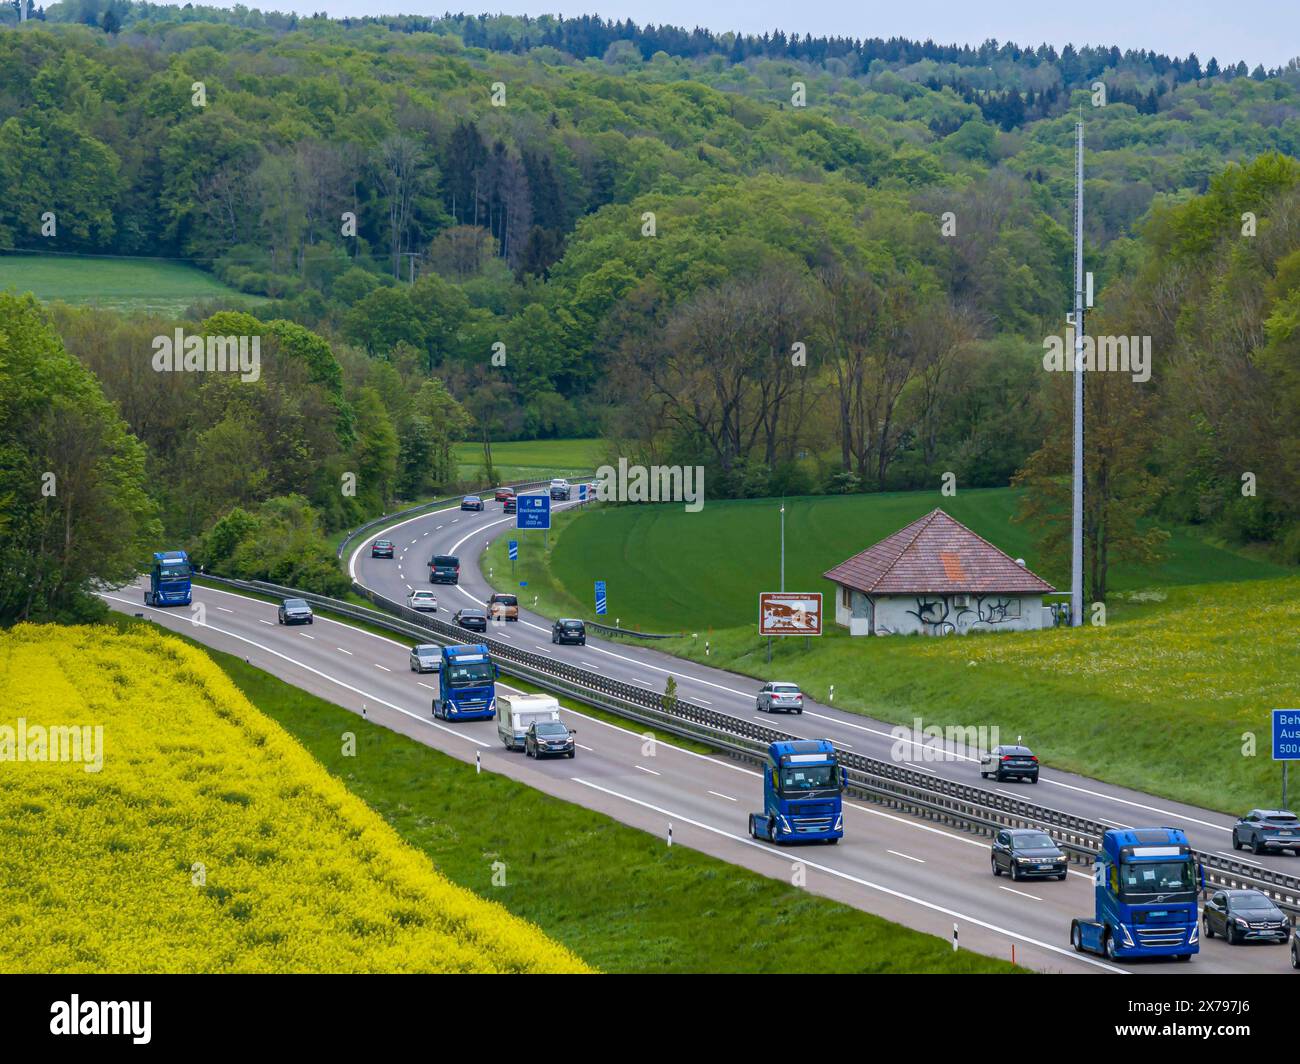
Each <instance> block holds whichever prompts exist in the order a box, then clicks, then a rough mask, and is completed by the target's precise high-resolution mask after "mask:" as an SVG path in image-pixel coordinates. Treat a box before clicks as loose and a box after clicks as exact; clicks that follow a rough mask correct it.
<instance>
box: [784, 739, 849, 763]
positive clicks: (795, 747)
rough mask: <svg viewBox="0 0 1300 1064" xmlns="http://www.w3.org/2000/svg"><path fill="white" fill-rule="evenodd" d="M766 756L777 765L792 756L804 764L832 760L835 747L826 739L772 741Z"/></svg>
mask: <svg viewBox="0 0 1300 1064" xmlns="http://www.w3.org/2000/svg"><path fill="white" fill-rule="evenodd" d="M819 755H820V756H819ZM767 756H768V759H769V760H770V761H772V762H773V763H774V764H777V765H780V764H782V762H784V761H786V760H787V759H789V758H792V757H798V758H799V760H800V762H802V763H804V764H809V765H813V764H817V763H819V762H827V761H834V760H835V747H834V746H832V745H831V743H830V741H829V740H827V739H796V740H795V741H794V742H777V743H772V745H771V746H769V747H768V748H767Z"/></svg>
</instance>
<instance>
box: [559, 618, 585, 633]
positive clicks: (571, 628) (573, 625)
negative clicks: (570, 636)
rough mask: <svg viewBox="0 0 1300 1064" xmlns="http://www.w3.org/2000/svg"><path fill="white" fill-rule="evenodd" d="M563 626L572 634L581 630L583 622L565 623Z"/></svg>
mask: <svg viewBox="0 0 1300 1064" xmlns="http://www.w3.org/2000/svg"><path fill="white" fill-rule="evenodd" d="M563 625H564V627H565V628H567V629H568V630H569V631H570V632H576V631H577V630H578V629H579V628H581V627H582V622H581V621H564V622H563Z"/></svg>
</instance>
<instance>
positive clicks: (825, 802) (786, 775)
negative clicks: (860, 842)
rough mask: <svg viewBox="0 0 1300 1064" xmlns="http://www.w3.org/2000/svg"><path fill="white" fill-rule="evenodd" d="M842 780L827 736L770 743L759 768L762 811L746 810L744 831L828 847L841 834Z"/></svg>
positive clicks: (837, 840)
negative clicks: (761, 775)
mask: <svg viewBox="0 0 1300 1064" xmlns="http://www.w3.org/2000/svg"><path fill="white" fill-rule="evenodd" d="M846 782H847V779H846V774H845V772H844V770H843V769H842V768H840V764H839V759H838V758H837V757H836V754H835V747H834V746H832V745H831V743H830V740H828V739H799V740H796V741H793V742H776V743H772V745H771V746H769V747H768V748H767V764H765V765H764V766H763V811H762V812H761V813H750V814H749V833H750V835H751V836H753V837H754V838H756V839H764V840H766V841H768V842H778V843H779V842H827V843H830V844H832V845H834V844H835V843H837V842H839V840H840V839H841V838H842V837H843V836H844V802H843V798H842V795H841V792H842V791H843V789H844V786H845V784H846Z"/></svg>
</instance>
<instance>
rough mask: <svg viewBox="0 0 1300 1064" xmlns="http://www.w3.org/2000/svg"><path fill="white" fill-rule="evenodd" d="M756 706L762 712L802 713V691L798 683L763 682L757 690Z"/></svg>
mask: <svg viewBox="0 0 1300 1064" xmlns="http://www.w3.org/2000/svg"><path fill="white" fill-rule="evenodd" d="M758 708H759V709H760V710H761V711H763V712H764V713H775V712H776V711H777V710H778V709H779V710H780V711H781V712H782V713H799V714H802V713H803V692H802V691H800V690H799V685H798V684H793V683H765V684H763V686H762V688H760V690H759V692H758Z"/></svg>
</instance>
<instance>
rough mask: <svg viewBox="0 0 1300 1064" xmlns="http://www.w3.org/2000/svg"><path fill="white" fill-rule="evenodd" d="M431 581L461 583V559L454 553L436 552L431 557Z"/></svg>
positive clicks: (433, 582)
mask: <svg viewBox="0 0 1300 1064" xmlns="http://www.w3.org/2000/svg"><path fill="white" fill-rule="evenodd" d="M429 583H431V584H459V583H460V559H459V558H457V557H456V556H455V555H454V554H435V555H434V556H433V557H432V558H430V559H429Z"/></svg>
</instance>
